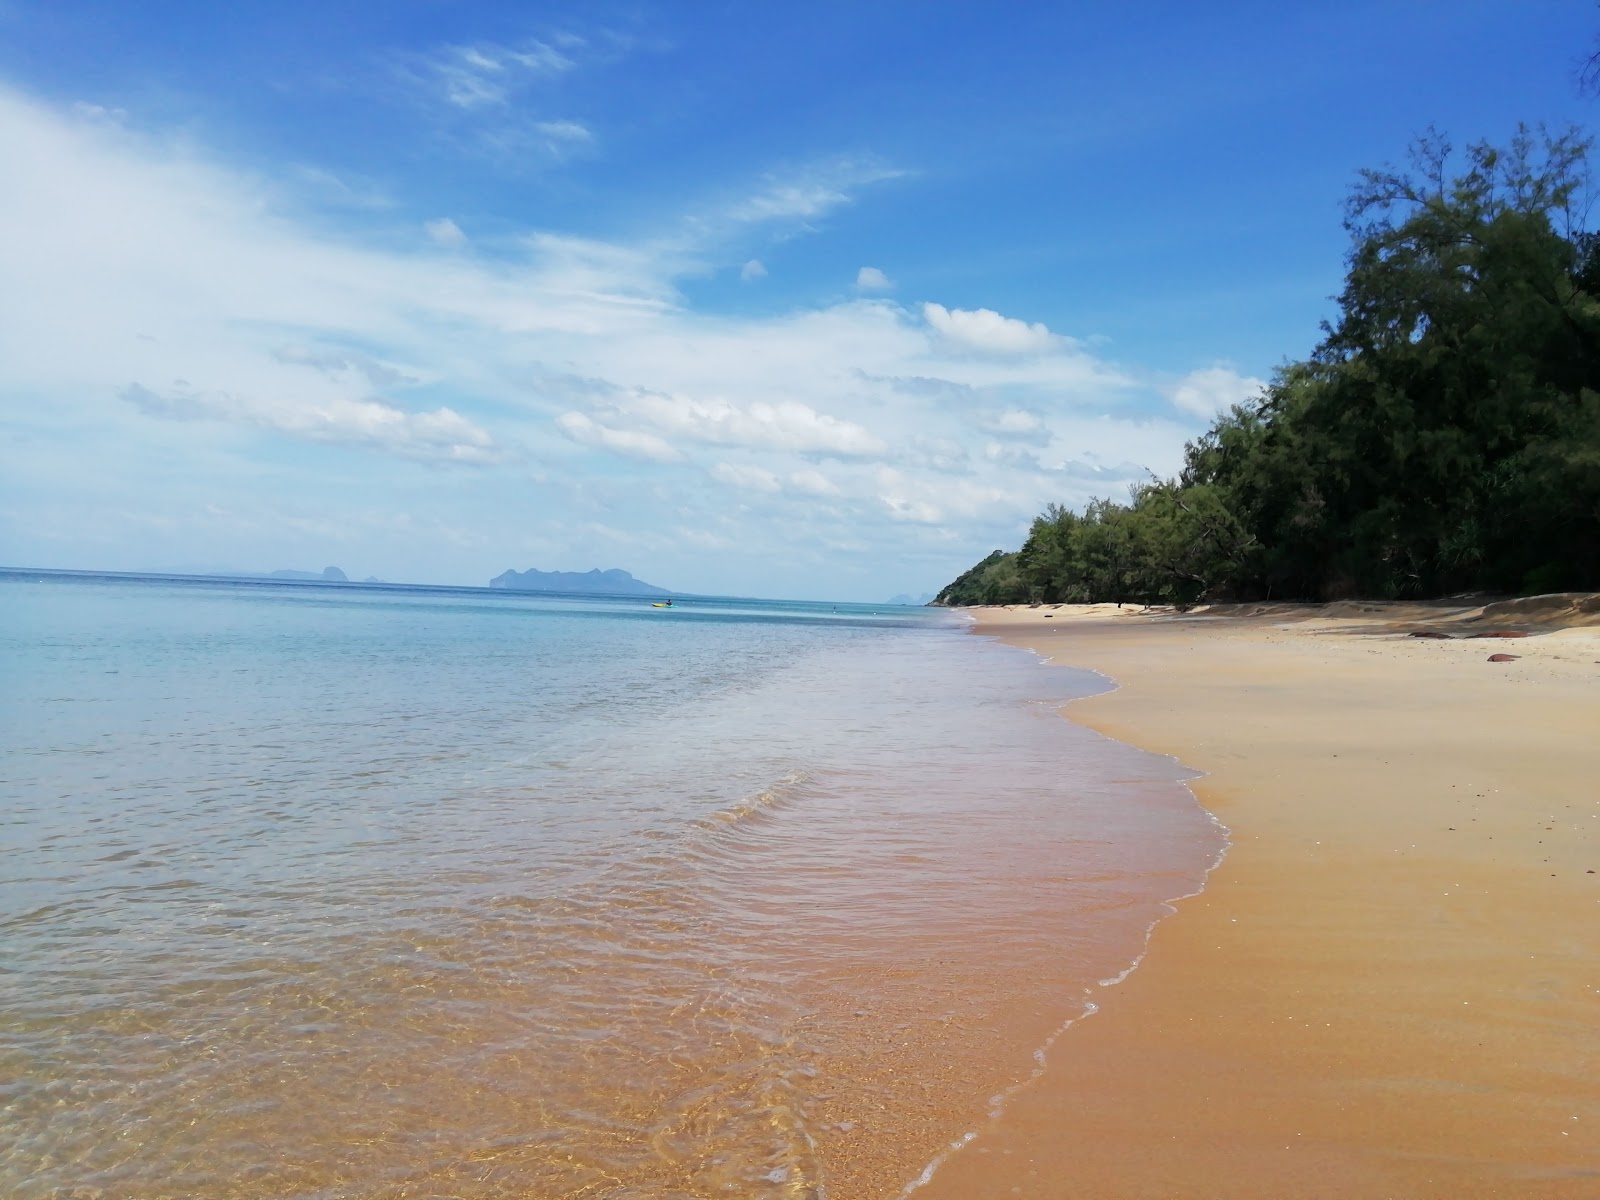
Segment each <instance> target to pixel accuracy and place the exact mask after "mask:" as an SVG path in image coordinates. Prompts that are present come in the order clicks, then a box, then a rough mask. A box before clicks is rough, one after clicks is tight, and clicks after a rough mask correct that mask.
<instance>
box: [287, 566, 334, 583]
mask: <svg viewBox="0 0 1600 1200" xmlns="http://www.w3.org/2000/svg"><path fill="white" fill-rule="evenodd" d="M267 578H268V579H316V580H321V581H322V582H323V583H349V582H350V577H349V576H348V575H346V574H345V573H344V572H343V571H341V570H340V569H339V568H338V567H323V568H322V570H320V571H269V572H267Z"/></svg>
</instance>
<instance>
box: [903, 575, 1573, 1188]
mask: <svg viewBox="0 0 1600 1200" xmlns="http://www.w3.org/2000/svg"><path fill="white" fill-rule="evenodd" d="M972 611H973V613H974V615H975V616H976V617H977V619H978V621H979V629H980V631H982V632H984V633H989V634H994V635H997V636H1000V637H1002V638H1004V639H1005V640H1007V641H1010V642H1014V643H1017V644H1021V645H1025V646H1028V647H1031V648H1033V649H1035V650H1036V651H1038V652H1039V653H1041V654H1042V655H1045V656H1046V657H1048V658H1050V659H1051V660H1053V661H1055V662H1057V663H1061V664H1065V665H1072V666H1083V667H1090V668H1093V669H1095V670H1099V671H1101V672H1103V673H1105V674H1107V675H1109V676H1111V677H1112V678H1113V679H1114V680H1116V681H1117V682H1118V683H1119V684H1120V685H1121V687H1120V689H1119V690H1117V691H1114V692H1111V693H1108V694H1105V695H1101V696H1095V697H1092V698H1089V699H1086V700H1082V701H1078V702H1075V703H1074V704H1072V705H1071V706H1070V708H1069V710H1068V714H1069V716H1070V718H1071V719H1072V720H1074V721H1078V722H1082V723H1084V724H1087V725H1090V726H1092V727H1093V728H1095V729H1097V730H1100V731H1102V732H1104V733H1107V734H1109V735H1111V736H1113V737H1116V738H1119V739H1121V740H1123V741H1126V742H1130V743H1132V744H1134V745H1137V746H1140V747H1143V748H1146V749H1151V750H1156V751H1161V752H1164V753H1168V754H1172V755H1174V756H1176V757H1177V758H1179V759H1180V760H1181V761H1182V762H1184V763H1186V764H1187V765H1189V766H1190V767H1193V768H1195V769H1197V770H1200V771H1204V772H1206V773H1207V774H1206V775H1205V777H1204V778H1202V779H1198V780H1196V781H1195V783H1194V785H1193V786H1194V791H1195V793H1196V795H1197V796H1198V797H1199V799H1200V800H1201V802H1202V803H1203V804H1205V806H1206V807H1207V808H1209V809H1210V810H1211V811H1212V812H1213V813H1215V814H1216V815H1217V816H1218V817H1219V818H1220V819H1221V820H1222V821H1223V822H1224V823H1225V824H1227V825H1228V826H1229V828H1230V829H1231V831H1232V847H1231V848H1230V850H1229V852H1228V855H1227V858H1226V860H1225V861H1224V862H1223V864H1222V865H1221V866H1220V867H1219V868H1218V869H1217V870H1216V871H1215V872H1214V873H1213V874H1212V877H1211V879H1210V882H1209V883H1208V885H1207V887H1206V889H1205V891H1204V892H1203V893H1202V894H1200V895H1198V896H1196V897H1193V898H1191V899H1188V900H1185V901H1182V902H1181V903H1180V904H1179V906H1178V912H1177V914H1176V915H1174V916H1172V917H1170V918H1168V919H1167V920H1165V921H1163V922H1162V923H1161V924H1160V925H1159V926H1158V927H1157V928H1156V930H1155V933H1154V935H1153V937H1152V939H1151V943H1150V948H1149V954H1148V958H1147V960H1146V961H1145V963H1144V965H1143V966H1142V967H1140V968H1139V969H1138V970H1137V971H1135V972H1134V973H1133V974H1132V975H1131V976H1129V977H1128V979H1127V980H1126V981H1125V982H1124V983H1123V984H1121V985H1120V986H1119V987H1116V988H1113V989H1111V990H1110V991H1108V992H1106V993H1105V995H1104V996H1103V997H1101V1011H1100V1012H1099V1013H1098V1014H1097V1015H1095V1016H1093V1017H1092V1018H1090V1019H1087V1020H1085V1021H1083V1022H1081V1023H1080V1024H1079V1025H1078V1026H1076V1027H1075V1028H1074V1029H1072V1030H1071V1031H1070V1032H1069V1033H1068V1034H1067V1035H1066V1036H1065V1037H1063V1038H1062V1039H1061V1041H1060V1042H1058V1043H1057V1045H1056V1047H1055V1048H1054V1050H1053V1051H1052V1053H1051V1055H1050V1062H1049V1067H1048V1069H1047V1070H1046V1072H1045V1073H1044V1075H1043V1076H1042V1078H1041V1079H1040V1080H1039V1081H1038V1082H1037V1083H1036V1084H1034V1085H1033V1086H1031V1087H1030V1088H1028V1089H1026V1090H1025V1091H1024V1092H1022V1093H1021V1094H1019V1095H1018V1096H1017V1097H1015V1098H1014V1099H1013V1100H1012V1101H1011V1103H1010V1105H1009V1106H1008V1108H1007V1110H1006V1111H1005V1113H1004V1114H1003V1116H1002V1117H1001V1118H1000V1119H999V1120H998V1121H995V1122H991V1123H990V1124H988V1125H987V1126H983V1127H981V1128H980V1133H979V1136H978V1137H977V1139H975V1140H974V1141H973V1142H971V1143H970V1144H969V1145H968V1146H966V1147H965V1148H964V1149H962V1150H961V1151H959V1152H958V1153H956V1154H954V1155H953V1156H951V1157H950V1158H949V1160H948V1161H946V1162H945V1163H944V1164H943V1166H942V1167H941V1168H940V1170H939V1172H938V1174H937V1175H936V1176H935V1177H934V1179H933V1180H932V1181H931V1182H930V1183H929V1184H928V1185H927V1186H926V1187H925V1188H923V1189H921V1190H919V1191H918V1192H917V1193H916V1197H917V1200H972V1198H979V1197H991V1196H994V1197H1006V1196H1016V1195H1021V1196H1030V1197H1069V1196H1070V1197H1094V1198H1096V1200H1112V1198H1121V1197H1164V1198H1165V1197H1208V1198H1215V1197H1228V1198H1245V1197H1263V1198H1264V1197H1341V1198H1345V1197H1540V1198H1542V1197H1563V1198H1565V1197H1573V1198H1577V1197H1585V1198H1587V1197H1594V1196H1597V1195H1600V874H1597V873H1596V872H1600V606H1595V605H1591V611H1587V612H1586V611H1583V610H1582V608H1581V607H1573V605H1572V604H1570V603H1569V602H1566V601H1546V602H1537V603H1529V602H1518V603H1515V604H1512V605H1510V606H1498V607H1495V608H1491V609H1490V610H1488V611H1487V612H1485V611H1484V610H1480V609H1475V608H1461V607H1454V608H1452V607H1447V606H1422V605H1415V606H1409V605H1408V606H1399V605H1390V606H1379V605H1355V604H1345V605H1335V606H1329V607H1326V608H1319V609H1311V608H1296V607H1291V606H1275V607H1264V606H1263V607H1257V608H1244V607H1240V608H1230V609H1212V610H1206V611H1204V612H1202V613H1198V614H1175V613H1140V612H1139V611H1137V610H1136V609H1133V608H1131V607H1130V608H1128V609H1124V610H1120V611H1119V610H1118V609H1116V608H1115V607H1114V606H1107V605H1102V606H1083V607H1058V608H1050V607H1045V608H1032V609H1030V608H1025V607H1018V608H1015V609H977V610H972ZM1418 629H1426V630H1430V631H1434V632H1446V633H1449V634H1451V635H1452V636H1451V637H1450V638H1448V639H1434V638H1413V637H1410V636H1408V635H1409V633H1410V632H1412V631H1413V630H1418ZM1507 629H1508V630H1512V631H1521V632H1526V633H1529V634H1531V635H1532V636H1527V637H1523V638H1517V639H1505V640H1500V639H1489V638H1484V637H1482V636H1481V635H1482V634H1483V633H1485V632H1487V631H1490V630H1507ZM1495 653H1508V654H1515V655H1518V656H1519V657H1518V658H1517V659H1516V660H1515V661H1511V662H1502V663H1491V662H1489V661H1488V659H1489V656H1490V655H1491V654H1495Z"/></svg>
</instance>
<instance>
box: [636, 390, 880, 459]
mask: <svg viewBox="0 0 1600 1200" xmlns="http://www.w3.org/2000/svg"><path fill="white" fill-rule="evenodd" d="M618 408H619V409H620V410H621V411H622V412H624V413H626V414H627V415H628V416H629V417H631V418H634V419H637V420H641V421H644V422H646V423H648V424H650V425H652V426H654V427H655V428H656V429H658V430H660V431H661V432H663V433H668V434H673V435H676V436H678V437H683V438H688V439H690V440H691V441H696V442H702V443H705V444H707V445H713V446H741V447H745V448H747V449H765V450H784V451H788V452H790V453H794V454H807V453H817V454H833V455H839V456H842V457H871V456H873V455H877V454H882V453H884V451H885V449H886V446H885V444H884V442H883V441H882V439H880V438H878V437H877V436H875V435H874V434H873V433H871V432H870V431H869V430H868V429H866V427H865V426H862V425H859V424H857V423H856V422H854V421H846V420H843V419H841V418H839V417H834V416H830V415H828V414H827V413H823V412H818V411H817V410H816V409H815V408H812V407H811V406H810V405H809V404H805V403H802V402H801V401H798V400H779V401H768V400H755V401H751V402H750V403H748V404H736V403H734V402H732V401H730V400H722V399H715V398H713V399H694V398H691V397H686V396H682V395H663V394H661V393H659V392H644V391H639V392H635V393H634V394H632V395H631V396H628V397H626V398H624V399H622V400H620V401H619V402H618Z"/></svg>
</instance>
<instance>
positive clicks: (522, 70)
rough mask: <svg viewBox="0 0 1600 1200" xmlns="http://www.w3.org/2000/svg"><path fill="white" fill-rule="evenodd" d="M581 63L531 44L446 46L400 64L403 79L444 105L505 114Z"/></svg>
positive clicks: (537, 43)
mask: <svg viewBox="0 0 1600 1200" xmlns="http://www.w3.org/2000/svg"><path fill="white" fill-rule="evenodd" d="M576 66H577V62H576V61H575V60H574V59H573V58H572V57H571V56H570V55H569V54H568V53H565V52H563V51H562V50H558V49H556V47H554V46H552V45H550V44H549V43H548V42H541V41H539V40H537V39H534V38H530V39H528V40H526V41H523V42H518V43H516V44H515V45H497V44H495V43H493V42H477V43H474V44H470V45H443V46H438V47H435V48H434V49H433V50H431V51H428V52H427V53H424V54H416V55H408V56H405V57H404V58H402V59H401V60H400V64H399V69H400V71H401V73H402V75H403V76H404V77H405V78H406V79H407V80H409V81H410V82H411V83H412V84H413V85H415V86H417V87H419V88H421V89H423V90H424V91H426V92H427V93H428V94H430V95H432V96H434V97H435V98H436V99H438V100H440V101H441V102H443V103H445V104H448V105H450V106H452V107H454V108H457V109H461V110H462V111H465V112H471V111H474V110H478V109H485V108H501V107H504V106H505V105H508V104H510V103H511V101H512V100H513V99H514V98H515V97H516V96H517V95H518V94H519V93H521V92H524V91H526V90H527V89H528V88H529V87H531V86H533V85H534V84H537V83H541V82H544V81H546V80H549V79H553V78H555V77H556V76H559V75H562V74H565V73H566V72H568V71H571V70H572V69H573V68H575V67H576Z"/></svg>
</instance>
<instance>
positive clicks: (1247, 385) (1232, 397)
mask: <svg viewBox="0 0 1600 1200" xmlns="http://www.w3.org/2000/svg"><path fill="white" fill-rule="evenodd" d="M1266 386H1267V384H1266V381H1265V380H1264V379H1257V378H1255V377H1254V376H1251V375H1241V374H1239V372H1238V371H1236V370H1234V369H1233V367H1231V366H1230V365H1228V364H1227V363H1217V364H1216V365H1214V366H1210V367H1202V368H1200V369H1199V370H1198V371H1191V372H1189V374H1187V375H1185V376H1184V377H1183V378H1182V379H1180V380H1179V381H1178V382H1177V383H1176V384H1174V385H1173V386H1172V387H1171V388H1170V389H1169V390H1168V396H1169V397H1170V398H1171V400H1172V404H1173V407H1174V408H1178V409H1181V410H1182V411H1184V412H1186V413H1193V414H1194V415H1195V416H1197V417H1203V418H1204V419H1206V420H1208V421H1209V420H1211V418H1213V417H1215V416H1217V415H1218V414H1219V413H1224V412H1227V411H1228V410H1229V409H1230V408H1232V407H1233V406H1234V405H1235V404H1243V403H1244V402H1245V401H1246V400H1249V399H1251V398H1253V397H1254V396H1255V395H1256V394H1257V393H1259V392H1260V391H1261V389H1262V388H1264V387H1266Z"/></svg>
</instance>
